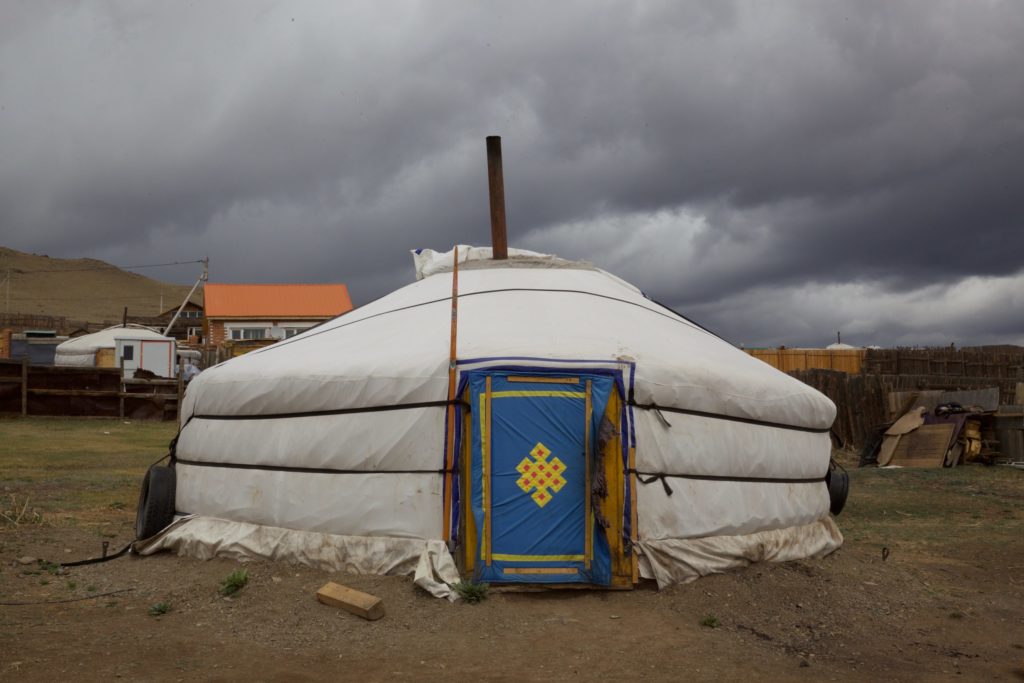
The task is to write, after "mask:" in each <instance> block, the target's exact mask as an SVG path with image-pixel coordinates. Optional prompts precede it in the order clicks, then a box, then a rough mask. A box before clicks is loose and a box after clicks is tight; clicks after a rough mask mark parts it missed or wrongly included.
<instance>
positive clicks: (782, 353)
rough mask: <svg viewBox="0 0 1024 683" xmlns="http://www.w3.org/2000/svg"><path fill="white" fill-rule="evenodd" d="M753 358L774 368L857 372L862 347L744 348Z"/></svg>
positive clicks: (862, 357)
mask: <svg viewBox="0 0 1024 683" xmlns="http://www.w3.org/2000/svg"><path fill="white" fill-rule="evenodd" d="M745 350H746V352H747V353H749V354H750V355H751V356H753V357H754V358H757V359H758V360H763V361H764V362H765V363H767V364H768V365H771V366H772V367H773V368H775V369H776V370H782V371H783V372H795V371H798V370H840V371H842V372H848V373H852V374H857V373H859V372H860V371H861V367H862V361H863V359H864V349H787V348H778V349H745Z"/></svg>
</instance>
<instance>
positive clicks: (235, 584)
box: [220, 569, 249, 597]
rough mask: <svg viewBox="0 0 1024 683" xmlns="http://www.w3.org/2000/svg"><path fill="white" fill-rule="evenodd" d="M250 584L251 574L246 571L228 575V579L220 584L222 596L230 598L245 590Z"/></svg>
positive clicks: (237, 571) (239, 570)
mask: <svg viewBox="0 0 1024 683" xmlns="http://www.w3.org/2000/svg"><path fill="white" fill-rule="evenodd" d="M248 583H249V572H248V571H246V570H244V569H238V570H236V571H233V572H231V573H230V574H228V575H227V578H225V579H224V580H223V581H221V582H220V594H221V595H223V596H225V597H230V596H232V595H234V594H235V593H237V592H238V591H240V590H242V589H243V588H245V586H246V584H248Z"/></svg>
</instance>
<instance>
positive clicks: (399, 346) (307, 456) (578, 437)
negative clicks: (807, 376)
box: [136, 247, 842, 595]
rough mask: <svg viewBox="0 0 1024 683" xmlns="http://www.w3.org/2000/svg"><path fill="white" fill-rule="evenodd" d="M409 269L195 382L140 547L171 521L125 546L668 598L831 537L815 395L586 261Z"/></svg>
mask: <svg viewBox="0 0 1024 683" xmlns="http://www.w3.org/2000/svg"><path fill="white" fill-rule="evenodd" d="M414 260H415V265H416V277H417V280H416V282H414V283H413V284H410V285H408V286H406V287H404V288H402V289H399V290H397V291H395V292H393V293H391V294H389V295H387V296H385V297H383V298H381V299H378V300H377V301H374V302H372V303H370V304H367V305H365V306H362V307H361V308H358V309H356V310H353V311H351V312H349V313H347V314H345V315H343V316H341V317H339V318H336V319H334V320H332V321H330V322H328V323H325V324H323V325H321V326H319V327H317V328H314V329H312V330H310V331H308V332H306V333H304V334H301V335H298V336H296V337H293V338H291V339H288V340H285V341H282V342H279V343H277V344H275V345H273V346H270V347H267V348H265V349H262V350H259V351H256V352H253V353H250V354H247V355H245V356H242V357H239V358H235V359H232V360H229V361H227V362H225V363H222V364H220V365H217V366H215V367H213V368H211V369H209V370H207V371H205V372H204V373H203V374H201V375H200V376H198V377H197V378H196V379H195V380H193V382H192V384H191V385H190V386H189V387H188V390H187V393H186V396H185V400H184V405H183V413H182V427H181V431H180V433H179V435H178V437H177V439H176V443H175V444H174V445H173V446H172V456H173V457H172V459H171V466H172V468H173V477H172V478H171V480H170V482H169V484H168V483H167V474H168V471H163V472H161V473H159V476H160V477H161V481H162V482H164V483H159V482H150V483H152V485H153V486H154V487H156V486H159V487H161V488H162V492H161V491H155V490H154V492H153V495H148V494H147V493H146V490H145V488H144V493H143V500H142V501H141V503H140V520H141V522H140V524H141V526H140V534H139V535H140V537H143V536H146V535H149V533H151V532H154V531H156V530H158V529H160V528H161V527H163V525H164V524H165V523H166V522H167V521H169V519H170V515H171V514H172V513H176V519H175V521H174V523H173V524H171V525H170V526H169V527H167V528H165V529H164V530H163V531H162V533H158V534H156V535H154V536H152V537H151V538H149V539H148V540H145V541H141V542H139V543H137V544H136V550H138V551H139V552H142V553H149V552H155V551H156V550H159V549H175V550H177V551H179V552H181V553H185V554H190V555H193V556H197V557H211V556H213V555H215V554H219V555H225V556H230V557H237V558H246V557H265V558H279V559H289V560H293V561H301V562H305V563H308V564H311V565H314V566H320V567H323V568H332V569H344V570H348V571H357V572H376V573H387V572H402V573H405V572H408V573H413V572H415V574H416V580H417V582H418V583H420V585H423V586H424V587H426V588H428V590H431V591H432V592H434V593H435V594H438V595H444V594H446V593H447V592H448V586H447V585H446V584H451V583H453V582H455V581H458V580H459V578H460V577H462V578H467V579H472V580H477V581H487V582H489V583H549V584H590V585H594V586H605V587H629V586H633V585H635V584H636V583H637V582H638V581H639V580H640V579H641V578H651V579H655V580H657V582H658V584H659V585H661V586H664V585H667V584H671V583H674V582H680V581H688V580H691V579H693V578H696V577H697V576H700V575H703V574H708V573H712V572H719V571H723V570H725V569H728V568H730V567H736V566H741V565H744V564H747V563H749V562H751V561H757V560H775V561H781V560H790V559H797V558H808V557H820V556H823V555H825V554H827V553H829V552H831V551H833V550H835V549H836V548H837V547H839V546H840V545H841V543H842V536H841V534H840V532H839V530H838V528H837V527H836V525H835V523H834V522H833V520H832V518H831V517H830V515H829V510H830V489H829V485H828V484H827V483H826V480H827V478H828V477H829V476H830V472H829V471H830V453H831V442H830V436H829V428H830V426H831V424H832V421H833V418H834V417H835V406H834V405H833V404H832V402H831V401H830V400H829V399H828V398H826V397H825V396H823V395H822V394H820V393H819V392H817V391H815V390H814V389H812V388H810V387H808V386H807V385H805V384H803V383H801V382H799V381H797V380H796V379H793V378H792V377H789V376H788V375H785V374H783V373H781V372H779V371H777V370H775V369H773V368H772V367H771V366H769V365H767V364H766V363H763V362H761V361H759V360H757V359H756V358H752V357H751V356H749V355H747V354H746V353H744V352H743V351H742V350H740V349H737V348H735V347H733V346H732V345H730V344H729V343H727V342H725V341H723V340H722V339H720V338H718V337H717V336H715V335H714V334H712V333H711V332H709V331H708V330H706V329H704V328H702V327H700V326H699V325H696V324H694V323H693V322H691V321H689V320H687V319H686V318H683V317H681V316H680V315H678V314H676V313H675V312H673V311H671V310H669V309H667V308H665V307H663V306H661V305H659V304H657V303H655V302H654V301H652V300H650V299H648V298H647V297H645V296H644V294H643V293H642V292H641V291H639V290H638V289H637V288H636V287H633V286H632V285H630V284H628V283H626V282H623V281H622V280H620V279H618V278H617V277H615V276H613V275H611V274H609V273H607V272H604V271H602V270H600V269H598V268H595V267H593V266H592V265H590V264H587V263H579V262H569V261H565V260H562V259H559V258H556V257H553V256H547V255H543V254H536V253H532V252H524V251H516V250H510V251H509V258H508V259H507V260H492V259H491V250H490V249H489V248H469V247H462V248H460V249H459V251H458V260H459V266H458V270H457V273H453V270H454V269H453V254H452V252H448V253H435V252H433V251H429V250H424V251H420V252H417V253H416V254H415V255H414ZM453 290H454V291H455V292H457V294H456V296H454V297H453ZM456 303H457V311H456V310H455V309H456V306H455V305H453V304H456ZM453 351H454V353H453ZM450 370H451V372H450ZM168 486H170V489H171V493H170V494H169V495H170V498H169V499H166V496H167V495H168V493H167V488H168ZM175 487H176V490H175ZM157 494H159V495H162V496H164V497H165V500H164V501H163V502H160V500H158V498H159V496H158V495H157ZM147 515H150V517H151V519H149V520H148V521H147V519H146V516H147ZM161 515H166V517H161ZM154 517H155V518H159V520H160V521H159V524H157V525H156V526H154V524H153V519H152V518H154ZM143 531H145V532H146V533H143Z"/></svg>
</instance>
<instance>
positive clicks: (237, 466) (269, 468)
mask: <svg viewBox="0 0 1024 683" xmlns="http://www.w3.org/2000/svg"><path fill="white" fill-rule="evenodd" d="M176 462H177V463H178V464H179V465H191V466H193V467H221V468H225V469H232V470H263V471H265V472H295V473H298V474H447V473H448V472H455V471H456V470H446V469H443V468H442V469H436V470H339V469H332V468H329V467H289V466H286V465H256V464H249V463H239V462H208V461H205V460H185V459H183V458H178V459H177V460H176Z"/></svg>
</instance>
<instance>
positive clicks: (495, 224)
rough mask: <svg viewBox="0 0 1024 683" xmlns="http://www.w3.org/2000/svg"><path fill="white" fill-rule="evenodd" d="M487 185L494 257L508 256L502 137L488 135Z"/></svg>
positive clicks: (504, 257)
mask: <svg viewBox="0 0 1024 683" xmlns="http://www.w3.org/2000/svg"><path fill="white" fill-rule="evenodd" d="M487 185H488V187H489V189H490V196H491V247H492V258H494V259H495V260H496V261H504V260H505V259H507V258H508V235H507V233H506V229H505V176H504V173H503V172H502V168H501V138H500V137H499V136H497V135H489V136H487Z"/></svg>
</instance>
